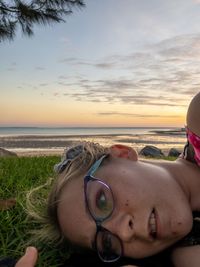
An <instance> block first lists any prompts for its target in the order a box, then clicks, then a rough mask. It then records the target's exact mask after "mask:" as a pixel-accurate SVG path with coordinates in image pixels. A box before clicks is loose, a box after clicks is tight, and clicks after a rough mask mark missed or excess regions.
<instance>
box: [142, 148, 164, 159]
mask: <svg viewBox="0 0 200 267" xmlns="http://www.w3.org/2000/svg"><path fill="white" fill-rule="evenodd" d="M139 155H142V156H150V157H153V158H158V157H163V156H164V154H163V152H162V150H161V149H159V148H157V147H155V146H145V147H144V148H143V149H142V150H141V151H140V152H139Z"/></svg>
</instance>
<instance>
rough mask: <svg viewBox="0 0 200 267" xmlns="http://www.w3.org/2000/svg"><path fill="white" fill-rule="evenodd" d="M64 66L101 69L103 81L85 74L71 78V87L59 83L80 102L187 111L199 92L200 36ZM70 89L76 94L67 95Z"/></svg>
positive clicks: (74, 61) (68, 62)
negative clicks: (181, 108)
mask: <svg viewBox="0 0 200 267" xmlns="http://www.w3.org/2000/svg"><path fill="white" fill-rule="evenodd" d="M63 63H66V64H74V65H79V67H81V66H88V67H91V68H94V69H99V72H98V74H99V75H98V77H101V78H100V79H95V78H92V79H91V78H89V77H91V76H90V75H88V76H87V74H86V75H85V76H84V77H81V76H79V77H74V78H72V77H71V80H70V82H71V81H72V82H71V83H64V82H61V81H59V84H60V85H62V86H63V87H64V88H63V89H64V90H66V91H67V95H68V96H71V97H72V98H74V99H75V100H77V101H91V102H107V103H111V104H112V103H122V104H134V105H149V106H155V107H158V106H161V107H162V106H163V107H164V106H166V107H175V106H180V107H185V106H186V105H187V104H188V103H187V99H188V97H190V96H192V95H194V94H195V93H197V92H199V91H200V90H199V88H200V87H199V85H200V72H199V69H200V34H188V35H181V36H174V37H172V38H168V39H165V40H162V41H160V42H157V43H154V44H152V45H148V46H145V47H142V48H141V49H140V51H134V52H132V53H129V54H126V55H120V54H118V55H117V54H113V55H110V56H108V57H105V58H101V59H98V60H94V61H92V60H83V59H78V58H75V57H73V58H67V59H64V60H63ZM101 69H102V70H104V69H105V70H106V71H107V72H106V74H107V75H106V76H105V75H101V74H102V73H101ZM119 73H120V75H119ZM109 76H110V77H109ZM94 77H95V76H94ZM102 77H106V78H102ZM60 79H61V78H60ZM63 79H64V77H63ZM68 86H70V89H73V88H74V90H76V91H77V92H76V93H74V90H72V92H70V91H69V92H68V90H69V88H67V87H68ZM157 92H158V93H157Z"/></svg>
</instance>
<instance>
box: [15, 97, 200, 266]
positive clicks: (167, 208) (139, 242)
mask: <svg viewBox="0 0 200 267" xmlns="http://www.w3.org/2000/svg"><path fill="white" fill-rule="evenodd" d="M186 123H187V126H188V127H189V128H190V130H191V131H192V132H194V133H195V134H196V135H198V136H200V93H198V94H197V95H196V96H195V97H194V98H193V99H192V101H191V103H190V105H189V108H188V112H187V118H186ZM110 151H111V159H110V160H109V161H108V162H106V163H105V164H103V166H102V167H100V168H99V170H98V171H97V173H96V174H95V176H97V177H98V178H101V179H102V180H103V181H105V182H106V183H108V184H109V185H110V186H111V188H112V190H113V194H114V196H115V201H116V203H115V205H116V208H115V211H114V212H113V214H112V217H111V218H110V219H108V220H106V221H105V222H104V223H103V226H104V227H105V228H107V229H109V230H110V231H111V232H113V233H115V234H117V235H118V236H119V237H120V238H121V240H122V242H123V244H124V248H125V255H126V256H130V257H131V256H132V257H139V258H140V257H144V256H148V255H151V254H154V253H157V252H158V251H159V250H160V249H161V250H162V249H165V248H166V247H168V246H170V245H171V244H173V243H175V242H176V241H178V240H179V239H181V238H182V237H183V236H185V235H186V234H187V233H188V232H189V231H190V229H191V227H192V211H193V210H199V211H200V195H199V188H200V179H199V177H200V168H199V167H198V166H197V165H195V164H193V163H190V162H187V161H186V160H183V159H179V160H177V161H176V162H155V161H148V162H147V161H140V160H138V158H137V154H136V152H135V151H134V150H133V149H131V148H128V147H126V146H114V147H111V150H110ZM117 166H118V167H117ZM141 177H142V179H141ZM124 180H125V182H124ZM142 181H143V182H142ZM120 183H121V184H120ZM143 183H144V184H145V186H144V184H143ZM124 184H125V187H124ZM153 187H154V189H153ZM155 187H156V192H157V193H156V194H155ZM119 188H123V190H119ZM74 190H75V192H76V194H70V192H74ZM74 196H76V197H75V199H74ZM144 196H145V197H144ZM70 202H71V203H72V205H69V204H70ZM73 203H76V207H78V208H76V209H74V208H73V209H71V210H70V206H72V207H74V206H73ZM174 203H176V205H174ZM152 208H156V209H157V212H158V218H159V219H158V228H159V231H160V233H159V236H158V238H157V239H155V240H151V238H150V237H149V235H148V227H147V225H148V218H149V214H150V213H151V209H152ZM58 219H59V222H60V226H61V228H62V231H63V233H64V234H65V235H66V236H68V238H69V239H71V240H72V241H74V242H75V243H79V244H80V245H83V246H86V247H91V241H92V240H93V239H94V235H95V230H96V229H95V223H94V221H93V220H92V218H91V217H90V216H89V214H88V213H87V211H86V208H85V204H84V194H83V177H77V179H76V180H73V181H70V182H69V183H68V184H67V185H66V187H65V188H64V190H63V194H62V195H61V202H60V205H59V208H58ZM80 239H81V240H82V242H81V243H80ZM31 253H32V254H31V255H32V258H29V262H28V257H27V254H25V256H24V257H22V259H21V260H20V261H19V262H18V263H17V265H16V267H24V266H26V267H33V266H34V264H35V261H36V258H37V252H36V250H35V251H32V252H31ZM199 255H200V246H199V245H198V246H192V247H184V248H176V249H175V250H174V251H173V253H172V260H173V263H174V265H175V267H199V266H200V257H199ZM24 261H25V265H23V264H24Z"/></svg>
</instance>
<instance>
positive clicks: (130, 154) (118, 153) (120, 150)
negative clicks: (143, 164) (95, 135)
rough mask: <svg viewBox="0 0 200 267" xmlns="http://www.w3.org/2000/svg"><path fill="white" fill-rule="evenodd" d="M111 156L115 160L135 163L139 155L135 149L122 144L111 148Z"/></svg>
mask: <svg viewBox="0 0 200 267" xmlns="http://www.w3.org/2000/svg"><path fill="white" fill-rule="evenodd" d="M110 155H111V156H112V157H114V158H126V159H130V160H133V161H137V160H138V154H137V152H136V150H135V149H133V148H132V147H129V146H125V145H121V144H116V145H113V146H111V147H110Z"/></svg>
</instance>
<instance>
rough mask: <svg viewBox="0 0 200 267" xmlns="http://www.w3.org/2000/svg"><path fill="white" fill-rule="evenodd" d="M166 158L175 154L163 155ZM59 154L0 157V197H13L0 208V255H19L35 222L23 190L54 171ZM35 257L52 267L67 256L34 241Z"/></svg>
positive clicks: (45, 178) (43, 179)
mask: <svg viewBox="0 0 200 267" xmlns="http://www.w3.org/2000/svg"><path fill="white" fill-rule="evenodd" d="M165 159H167V160H174V159H175V158H169V157H165ZM58 161H59V157H55V156H48V157H20V158H15V157H12V158H0V199H6V198H13V197H14V198H16V200H17V204H16V206H15V207H14V208H12V209H10V210H6V211H0V258H2V257H13V258H16V259H17V258H19V257H20V256H21V255H22V254H23V251H24V249H25V248H24V244H25V243H26V242H27V241H28V240H29V239H30V234H29V230H30V229H34V228H35V227H36V225H34V223H33V222H31V221H30V220H28V219H27V216H26V213H25V210H24V208H23V207H24V205H25V201H26V192H27V191H29V190H30V189H31V188H35V187H37V186H39V185H43V184H45V182H46V180H47V179H48V178H49V177H52V176H53V175H54V172H53V166H54V164H55V163H57V162H58ZM37 248H38V249H39V261H38V264H37V266H41V267H45V266H48V267H54V266H59V263H62V259H63V261H64V260H65V259H66V258H67V257H68V255H69V250H68V249H67V247H65V248H62V249H60V248H56V246H55V247H52V246H48V245H47V244H41V243H39V244H37Z"/></svg>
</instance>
